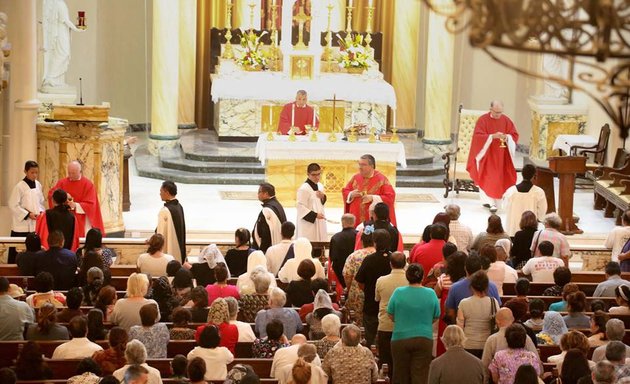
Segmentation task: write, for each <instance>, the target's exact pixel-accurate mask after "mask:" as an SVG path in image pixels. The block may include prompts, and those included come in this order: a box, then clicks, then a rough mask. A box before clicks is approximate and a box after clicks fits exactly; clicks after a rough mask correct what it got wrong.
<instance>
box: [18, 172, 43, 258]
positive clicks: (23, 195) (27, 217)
mask: <svg viewBox="0 0 630 384" xmlns="http://www.w3.org/2000/svg"><path fill="white" fill-rule="evenodd" d="M24 174H25V176H24V179H22V180H20V182H19V183H17V185H16V186H15V187H13V191H12V192H11V196H10V197H9V208H10V209H11V216H12V218H13V220H12V223H11V237H25V236H26V235H28V234H29V233H30V232H34V231H35V223H36V220H37V216H39V215H40V214H41V213H42V212H44V210H45V209H46V208H45V206H44V204H45V203H44V194H43V193H42V185H41V184H40V183H39V181H37V176H38V175H39V165H38V164H37V163H36V162H35V161H33V160H29V161H27V162H26V164H24ZM16 255H17V252H16V251H15V248H14V247H11V248H9V264H14V263H15V256H16Z"/></svg>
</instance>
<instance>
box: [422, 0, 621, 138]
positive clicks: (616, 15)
mask: <svg viewBox="0 0 630 384" xmlns="http://www.w3.org/2000/svg"><path fill="white" fill-rule="evenodd" d="M422 1H423V2H424V3H425V4H427V6H428V7H429V8H430V9H431V10H433V11H434V12H436V13H438V14H440V15H443V16H445V17H446V18H447V23H446V27H447V29H448V30H449V31H450V32H453V33H460V32H463V31H467V32H468V38H469V41H470V44H471V45H472V46H473V47H476V48H480V49H482V50H483V51H484V52H486V53H487V54H488V55H489V56H490V57H491V58H492V59H494V60H495V61H497V62H498V63H500V64H502V65H504V66H506V67H509V68H511V69H514V70H516V71H517V72H519V73H521V74H524V75H527V76H531V77H535V78H538V79H543V80H549V81H554V82H556V83H558V84H560V85H562V86H565V87H568V88H569V89H571V90H578V91H581V92H583V93H585V94H587V95H588V96H589V97H591V98H592V99H593V100H594V101H595V102H597V103H598V104H599V105H600V106H601V107H602V108H603V109H604V111H605V112H606V113H607V114H608V116H609V117H610V118H611V119H612V120H613V122H614V123H615V124H617V126H619V128H620V135H621V137H622V138H624V139H625V138H626V137H628V130H629V129H630V95H629V94H630V0H422ZM495 48H504V49H510V50H515V51H521V52H531V53H544V54H555V55H558V56H559V57H560V58H562V59H565V60H567V61H569V62H570V63H571V64H572V67H573V64H577V66H575V67H574V68H580V69H579V71H578V72H577V73H575V74H573V71H571V74H570V76H567V77H559V76H553V75H548V74H545V73H542V72H534V71H531V70H529V69H525V68H521V67H518V66H516V65H513V64H510V63H508V62H506V61H505V60H503V59H502V58H501V56H500V55H499V54H498V53H497V52H496V49H495Z"/></svg>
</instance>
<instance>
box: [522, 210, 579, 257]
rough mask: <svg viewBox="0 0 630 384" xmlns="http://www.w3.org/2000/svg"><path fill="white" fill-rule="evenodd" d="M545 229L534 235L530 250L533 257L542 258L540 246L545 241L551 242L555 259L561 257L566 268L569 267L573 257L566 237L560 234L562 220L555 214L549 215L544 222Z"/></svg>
mask: <svg viewBox="0 0 630 384" xmlns="http://www.w3.org/2000/svg"><path fill="white" fill-rule="evenodd" d="M543 223H544V224H545V229H542V230H540V231H538V232H536V233H535V234H534V238H533V239H532V244H531V246H530V247H529V250H530V251H532V255H533V257H540V256H541V253H540V249H538V244H540V243H542V242H543V241H549V242H551V244H553V255H552V256H553V257H560V258H561V259H562V260H563V261H564V265H565V266H567V267H568V266H569V258H570V257H571V248H570V246H569V242H568V241H567V238H566V236H564V235H563V234H562V233H560V229H561V227H562V219H561V218H560V216H559V215H558V214H557V213H555V212H552V213H549V214H547V215H546V216H545V220H544V222H543Z"/></svg>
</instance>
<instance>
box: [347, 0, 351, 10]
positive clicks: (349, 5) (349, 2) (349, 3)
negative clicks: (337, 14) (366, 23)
mask: <svg viewBox="0 0 630 384" xmlns="http://www.w3.org/2000/svg"><path fill="white" fill-rule="evenodd" d="M348 7H350V8H352V0H348Z"/></svg>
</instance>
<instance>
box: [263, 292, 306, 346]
mask: <svg viewBox="0 0 630 384" xmlns="http://www.w3.org/2000/svg"><path fill="white" fill-rule="evenodd" d="M286 302H287V295H286V294H285V293H284V291H283V290H282V289H280V288H277V287H276V288H273V289H272V290H271V293H270V294H269V307H270V308H269V309H265V310H262V311H260V312H258V314H257V315H256V332H258V334H259V335H260V337H261V338H263V337H266V336H267V330H266V328H267V323H269V322H270V321H271V320H273V319H278V320H280V321H281V322H282V325H283V326H284V334H285V335H286V337H287V339H291V338H292V337H293V335H295V334H296V333H298V332H299V331H301V330H302V321H301V320H300V316H299V315H298V313H297V311H296V310H294V309H292V308H284V304H285V303H286Z"/></svg>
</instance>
